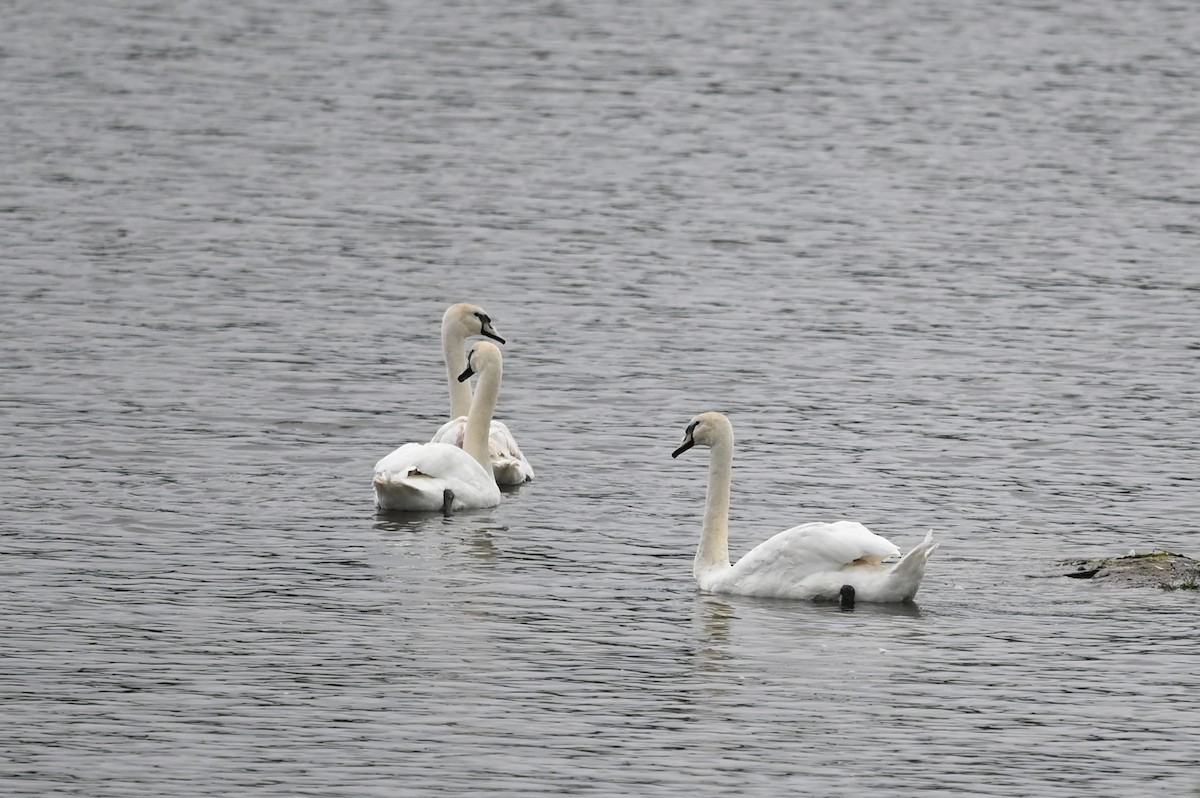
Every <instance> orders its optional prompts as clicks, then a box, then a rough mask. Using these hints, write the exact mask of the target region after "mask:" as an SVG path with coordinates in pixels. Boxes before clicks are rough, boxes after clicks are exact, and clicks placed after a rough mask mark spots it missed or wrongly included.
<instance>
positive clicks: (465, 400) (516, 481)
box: [429, 302, 533, 485]
mask: <svg viewBox="0 0 1200 798" xmlns="http://www.w3.org/2000/svg"><path fill="white" fill-rule="evenodd" d="M473 335H486V336H487V337H489V338H493V339H495V340H497V341H499V342H500V343H505V341H504V339H503V338H501V337H500V334H499V333H497V332H496V328H495V327H493V326H492V319H491V317H490V316H488V314H487V313H486V312H485V311H484V309H483V308H481V307H479V306H478V305H471V304H468V303H466V302H460V303H458V304H456V305H451V306H450V307H449V308H447V309H446V312H445V313H444V314H442V355H443V357H444V358H445V360H446V382H447V383H448V385H449V386H450V420H449V421H447V422H446V423H445V424H443V425H442V426H441V428H440V429H439V430H438V431H437V432H436V433H435V434H434V436H433V437H432V438H430V441H429V442H430V443H448V444H450V445H451V446H458V447H461V446H462V445H463V439H464V437H465V434H466V427H467V412H468V411H469V410H470V407H471V385H470V383H468V382H465V381H462V380H459V379H458V377H459V375H460V374H462V372H463V370H464V369H465V368H466V366H467V357H466V354H465V347H466V342H467V338H469V337H470V336H473ZM488 459H489V461H490V462H491V465H492V474H493V476H494V478H495V480H496V484H498V485H520V484H521V483H523V482H531V481H533V466H531V465H530V464H529V460H527V459H526V457H525V455H524V454H522V452H521V448H520V447H519V446H517V441H516V438H514V437H513V434H512V432H510V431H509V429H508V427H507V426H505V425H504V422H502V421H495V420H493V421H492V423H491V428H490V430H489V433H488Z"/></svg>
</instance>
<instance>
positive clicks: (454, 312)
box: [442, 302, 505, 344]
mask: <svg viewBox="0 0 1200 798" xmlns="http://www.w3.org/2000/svg"><path fill="white" fill-rule="evenodd" d="M456 327H457V328H458V329H457V332H458V333H459V334H460V335H462V337H463V338H471V337H472V336H475V335H484V336H487V337H488V338H491V339H493V340H496V341H499V342H500V343H502V344H503V343H505V340H504V339H503V338H501V337H500V333H498V332H496V328H495V327H493V326H492V317H491V316H489V315H488V314H487V311H485V310H484V309H483V308H481V307H479V306H478V305H472V304H470V303H468V302H459V303H458V304H457V305H451V306H450V307H448V308H447V309H446V312H445V313H444V314H442V329H443V330H452V329H454V328H456Z"/></svg>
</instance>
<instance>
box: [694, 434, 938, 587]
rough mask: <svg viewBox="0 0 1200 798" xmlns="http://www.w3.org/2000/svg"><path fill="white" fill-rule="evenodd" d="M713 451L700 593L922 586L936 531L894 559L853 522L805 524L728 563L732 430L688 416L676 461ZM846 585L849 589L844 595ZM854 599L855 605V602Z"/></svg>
mask: <svg viewBox="0 0 1200 798" xmlns="http://www.w3.org/2000/svg"><path fill="white" fill-rule="evenodd" d="M697 444H699V445H701V446H708V447H709V448H710V449H711V450H712V454H711V456H710V459H709V466H708V498H707V502H706V504H705V508H704V527H703V529H702V530H701V532H700V545H699V546H698V547H697V549H696V561H695V565H694V567H693V569H692V573H693V575H694V576H695V577H696V582H697V583H698V584H699V585H700V589H701V590H707V591H709V592H711V593H736V594H739V595H743V596H767V597H774V598H793V599H822V600H831V601H837V600H839V598H842V597H844V596H845V595H846V594H847V593H848V594H849V595H851V596H853V597H854V599H856V600H858V601H873V602H897V601H911V600H912V598H913V596H915V595H916V594H917V589H918V588H919V587H920V586H921V577H922V576H923V575H924V573H925V562H926V561H927V560H928V559H929V555H930V554H933V552H934V550H935V549H936V548H937V547H938V544H937V543H934V542H933V532H932V531H930V532H929V534H927V535H926V536H925V540H924V541H922V542H921V543H919V544H917V546H916V547H915V548H913V550H912V551H910V552H909V553H908V554H907V555H905V556H904V557H903V558H902V559H901V560H900V561H899V562H896V563H893V564H887V565H885V564H884V560H886V559H888V558H891V557H899V556H900V550H899V549H898V548H896V547H895V546H894V545H893V544H892V543H891V542H889V541H888V540H887V539H885V538H882V537H880V536H879V535H876V534H875V533H874V532H872V531H871V530H869V529H867V528H866V527H865V526H863V525H862V524H859V523H855V522H853V521H835V522H833V523H820V522H817V523H808V524H801V525H800V526H795V527H792V528H791V529H787V530H784V531H783V532H780V533H779V534H777V535H775V536H774V537H772V538H770V539H768V540H767V541H766V542H764V543H761V544H759V545H758V546H757V547H755V548H754V549H752V550H751V551H750V553H749V554H747V555H746V556H744V557H742V558H741V559H740V560H738V561H737V563H735V564H733V565H731V564H730V563H729V485H730V472H731V471H732V469H733V426H732V425H731V424H730V423H729V419H727V418H726V417H725V416H723V415H722V414H720V413H701V414H700V415H698V416H696V417H695V418H693V419H692V421H691V423H690V424H688V426H687V431H686V432H685V433H684V436H683V444H682V445H681V446H680V447H679V448H678V449H676V450H675V451H674V453H672V455H671V457H678V456H679V455H681V454H683V453H684V452H686V451H687V450H688V449H690V448H692V447H693V446H695V445H697ZM844 586H848V587H849V588H850V590H849V591H845V592H843V588H844ZM854 599H852V600H854Z"/></svg>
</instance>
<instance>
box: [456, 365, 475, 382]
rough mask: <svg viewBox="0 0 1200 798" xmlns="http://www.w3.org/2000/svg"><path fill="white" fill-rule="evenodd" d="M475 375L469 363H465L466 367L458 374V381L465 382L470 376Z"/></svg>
mask: <svg viewBox="0 0 1200 798" xmlns="http://www.w3.org/2000/svg"><path fill="white" fill-rule="evenodd" d="M473 376H475V371H474V370H473V369H472V368H471V364H470V363H467V369H466V371H464V372H463V373H462V374H459V375H458V381H459V382H466V381H467V380H469V379H470V378H471V377H473Z"/></svg>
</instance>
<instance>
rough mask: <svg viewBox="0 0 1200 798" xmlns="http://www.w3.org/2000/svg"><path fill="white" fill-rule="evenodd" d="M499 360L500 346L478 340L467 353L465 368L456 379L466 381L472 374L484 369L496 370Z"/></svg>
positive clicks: (497, 369)
mask: <svg viewBox="0 0 1200 798" xmlns="http://www.w3.org/2000/svg"><path fill="white" fill-rule="evenodd" d="M501 361H502V356H501V355H500V347H498V346H496V345H495V344H493V343H488V342H487V341H480V342H478V343H477V344H475V346H473V347H471V351H470V352H468V353H467V368H466V370H465V371H463V373H462V374H459V375H458V381H459V382H466V381H467V380H468V379H470V378H471V377H473V376H474V375H476V374H479V373H481V372H484V371H491V370H495V371H497V372H498V371H499V370H500V364H501Z"/></svg>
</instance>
